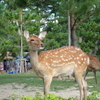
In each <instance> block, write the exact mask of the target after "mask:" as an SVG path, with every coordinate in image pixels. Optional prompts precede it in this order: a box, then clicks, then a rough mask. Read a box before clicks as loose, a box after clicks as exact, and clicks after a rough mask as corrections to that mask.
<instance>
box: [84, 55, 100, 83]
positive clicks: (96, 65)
mask: <svg viewBox="0 0 100 100" xmlns="http://www.w3.org/2000/svg"><path fill="white" fill-rule="evenodd" d="M87 55H88V56H89V58H90V64H89V65H88V67H87V70H86V73H85V76H84V79H85V78H86V76H87V74H88V72H91V71H93V73H94V77H95V82H96V84H97V78H96V71H100V61H99V59H98V58H97V57H96V56H92V55H90V54H87Z"/></svg>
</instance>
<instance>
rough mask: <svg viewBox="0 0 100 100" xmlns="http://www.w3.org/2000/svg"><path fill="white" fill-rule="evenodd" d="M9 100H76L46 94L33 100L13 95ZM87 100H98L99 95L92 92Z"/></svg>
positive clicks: (38, 95)
mask: <svg viewBox="0 0 100 100" xmlns="http://www.w3.org/2000/svg"><path fill="white" fill-rule="evenodd" d="M10 100H77V99H76V98H74V97H69V98H68V99H64V98H62V97H58V96H56V95H54V94H46V95H44V96H42V95H40V94H36V95H35V98H33V97H31V96H22V97H19V96H18V95H16V94H13V95H12V96H11V97H10ZM87 100H100V95H99V93H98V92H93V93H92V94H90V95H88V96H87Z"/></svg>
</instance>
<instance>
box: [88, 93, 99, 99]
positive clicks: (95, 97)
mask: <svg viewBox="0 0 100 100" xmlns="http://www.w3.org/2000/svg"><path fill="white" fill-rule="evenodd" d="M87 100H100V95H99V93H98V92H93V93H92V94H90V95H88V96H87Z"/></svg>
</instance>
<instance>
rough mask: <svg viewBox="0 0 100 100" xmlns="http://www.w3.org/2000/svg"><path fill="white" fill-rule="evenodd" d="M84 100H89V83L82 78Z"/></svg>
mask: <svg viewBox="0 0 100 100" xmlns="http://www.w3.org/2000/svg"><path fill="white" fill-rule="evenodd" d="M82 84H83V95H84V100H87V82H86V81H85V80H84V79H83V78H82Z"/></svg>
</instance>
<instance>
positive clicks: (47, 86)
mask: <svg viewBox="0 0 100 100" xmlns="http://www.w3.org/2000/svg"><path fill="white" fill-rule="evenodd" d="M43 82H44V95H45V94H47V93H48V92H49V89H50V84H51V82H52V77H45V78H44V79H43Z"/></svg>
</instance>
